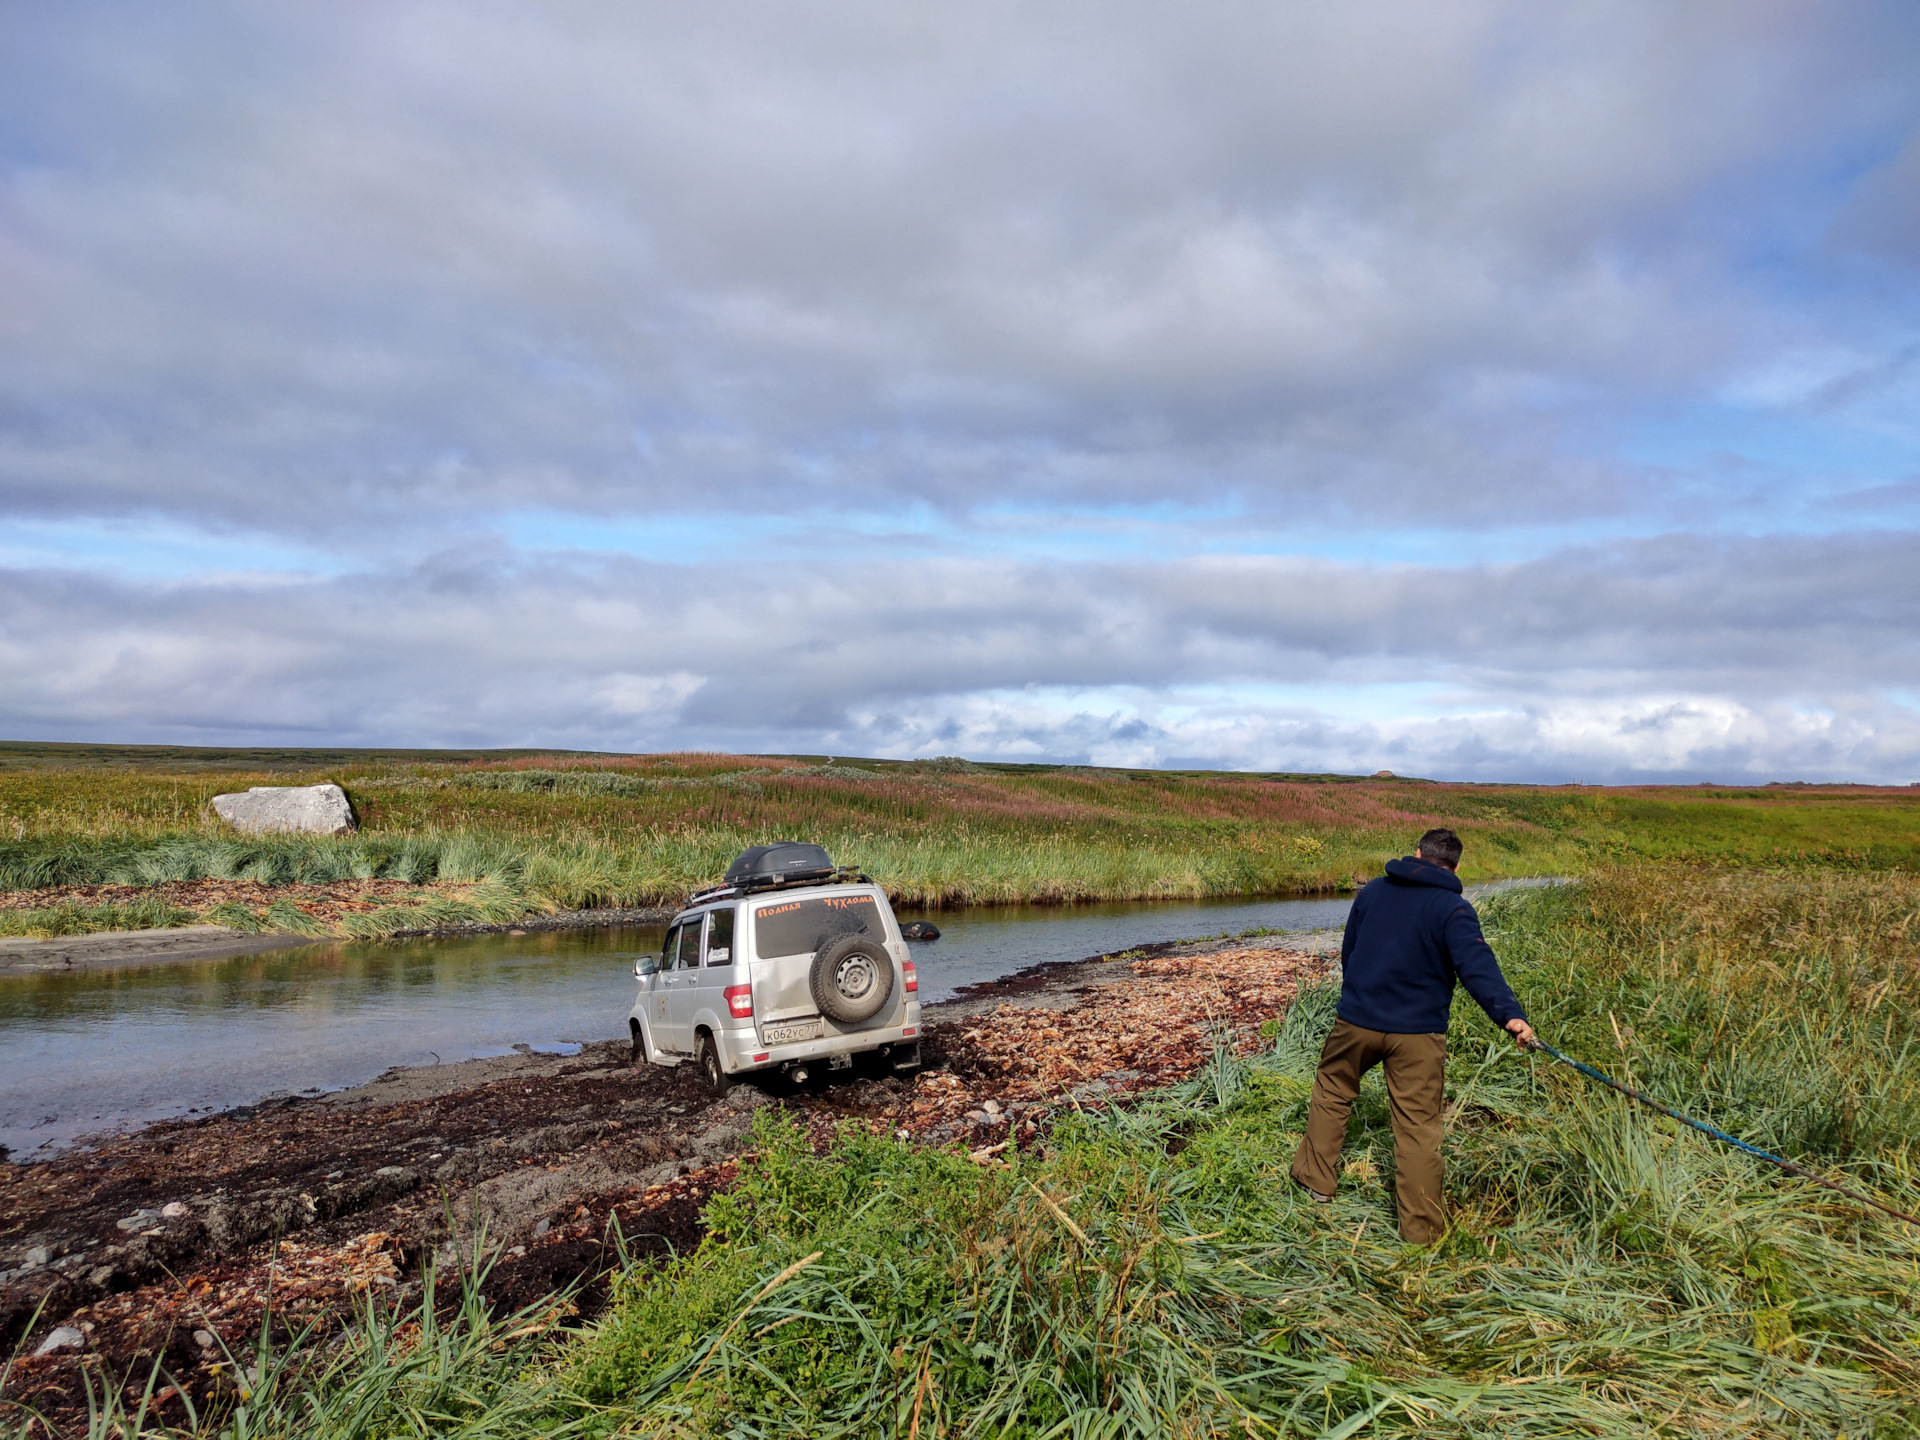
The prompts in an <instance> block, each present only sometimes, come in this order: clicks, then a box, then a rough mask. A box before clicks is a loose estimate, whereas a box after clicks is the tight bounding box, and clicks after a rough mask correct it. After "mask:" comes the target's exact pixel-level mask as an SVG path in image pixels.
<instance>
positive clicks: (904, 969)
mask: <svg viewBox="0 0 1920 1440" xmlns="http://www.w3.org/2000/svg"><path fill="white" fill-rule="evenodd" d="M900 973H901V974H903V975H904V976H906V980H907V994H909V995H912V994H915V993H917V992H918V991H919V989H920V972H919V971H918V970H916V969H915V968H914V965H913V961H911V960H908V961H905V962H904V963H902V965H901V966H900Z"/></svg>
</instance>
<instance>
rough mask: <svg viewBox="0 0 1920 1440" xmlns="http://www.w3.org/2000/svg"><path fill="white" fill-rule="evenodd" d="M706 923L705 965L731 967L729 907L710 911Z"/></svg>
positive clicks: (731, 915)
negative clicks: (709, 917)
mask: <svg viewBox="0 0 1920 1440" xmlns="http://www.w3.org/2000/svg"><path fill="white" fill-rule="evenodd" d="M708 914H709V915H710V916H711V917H712V918H711V919H709V920H708V921H707V964H709V965H731V964H732V963H733V915H734V910H733V907H732V906H731V905H729V906H728V907H727V908H726V909H724V910H712V911H709V912H708Z"/></svg>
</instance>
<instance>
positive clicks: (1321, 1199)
mask: <svg viewBox="0 0 1920 1440" xmlns="http://www.w3.org/2000/svg"><path fill="white" fill-rule="evenodd" d="M1293 1183H1294V1184H1296V1185H1298V1186H1299V1187H1300V1188H1301V1189H1302V1190H1304V1191H1306V1192H1307V1194H1309V1195H1311V1196H1312V1197H1313V1203H1314V1204H1316V1205H1331V1204H1332V1203H1333V1197H1332V1196H1331V1195H1322V1194H1321V1193H1320V1192H1319V1191H1318V1190H1315V1189H1314V1188H1313V1187H1312V1186H1311V1185H1308V1184H1307V1183H1306V1182H1305V1181H1303V1180H1301V1179H1299V1178H1298V1177H1295V1179H1294V1182H1293Z"/></svg>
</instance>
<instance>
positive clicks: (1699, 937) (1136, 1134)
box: [19, 860, 1920, 1440]
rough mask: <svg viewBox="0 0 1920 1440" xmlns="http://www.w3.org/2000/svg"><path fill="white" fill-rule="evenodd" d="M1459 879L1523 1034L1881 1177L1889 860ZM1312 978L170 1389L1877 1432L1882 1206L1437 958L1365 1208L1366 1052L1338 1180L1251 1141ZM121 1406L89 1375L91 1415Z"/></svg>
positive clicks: (1296, 1074) (777, 1138)
mask: <svg viewBox="0 0 1920 1440" xmlns="http://www.w3.org/2000/svg"><path fill="white" fill-rule="evenodd" d="M1484 909H1485V915H1486V919H1487V921H1488V926H1489V931H1490V934H1491V935H1492V937H1493V939H1494V943H1495V944H1496V946H1497V947H1498V949H1499V951H1500V953H1501V954H1502V956H1503V958H1504V961H1505V963H1506V965H1507V968H1508V971H1509V974H1510V975H1511V976H1512V978H1513V979H1514V981H1515V984H1516V988H1517V989H1518V990H1519V992H1520V993H1521V995H1522V996H1523V997H1525V998H1526V1000H1527V1001H1528V1003H1529V1005H1530V1007H1531V1010H1532V1014H1533V1017H1534V1019H1535V1021H1536V1022H1537V1024H1538V1025H1539V1027H1540V1029H1541V1031H1542V1033H1543V1034H1545V1035H1546V1036H1548V1037H1549V1038H1551V1039H1552V1040H1554V1041H1555V1042H1556V1043H1558V1044H1560V1045H1562V1046H1563V1047H1564V1048H1566V1049H1568V1050H1570V1051H1572V1052H1573V1053H1575V1054H1578V1055H1581V1056H1583V1057H1586V1058H1589V1059H1591V1060H1593V1061H1595V1062H1597V1063H1599V1064H1601V1065H1602V1066H1603V1068H1607V1069H1609V1070H1611V1071H1612V1072H1614V1073H1616V1074H1619V1075H1623V1076H1626V1077H1630V1078H1631V1079H1632V1080H1633V1081H1634V1082H1635V1083H1637V1084H1639V1085H1642V1086H1644V1087H1646V1088H1647V1089H1649V1090H1652V1091H1654V1092H1655V1093H1657V1094H1659V1095H1661V1096H1663V1097H1664V1098H1666V1099H1668V1100H1669V1101H1671V1102H1673V1103H1675V1104H1677V1105H1679V1106H1680V1107H1682V1108H1683V1109H1687V1110H1689V1111H1691V1112H1693V1113H1695V1114H1698V1115H1701V1116H1703V1117H1706V1118H1709V1119H1711V1120H1713V1121H1714V1122H1715V1123H1718V1124H1720V1125H1722V1126H1724V1127H1726V1128H1728V1129H1730V1130H1732V1131H1734V1132H1735V1133H1738V1134H1742V1135H1745V1136H1748V1137H1751V1138H1752V1139H1753V1140H1754V1141H1756V1142H1758V1143H1760V1144H1762V1145H1765V1146H1767V1147H1769V1148H1771V1149H1774V1150H1777V1151H1780V1152H1784V1153H1786V1154H1788V1155H1791V1156H1794V1157H1797V1158H1799V1159H1801V1160H1803V1161H1805V1162H1809V1163H1811V1164H1814V1165H1817V1166H1819V1167H1821V1168H1822V1169H1824V1170H1825V1171H1827V1172H1828V1173H1830V1174H1832V1175H1835V1176H1844V1177H1846V1179H1847V1181H1848V1183H1850V1184H1853V1185H1855V1186H1857V1187H1859V1188H1861V1189H1863V1190H1865V1191H1867V1192H1869V1193H1874V1194H1878V1195H1880V1196H1882V1197H1884V1198H1885V1199H1887V1200H1888V1201H1889V1202H1890V1203H1892V1204H1895V1205H1897V1206H1900V1207H1902V1208H1904V1209H1908V1210H1920V1155H1916V1153H1915V1141H1916V1136H1917V1135H1920V1066H1916V1065H1915V1064H1914V1063H1913V1056H1914V1050H1915V1041H1916V1038H1920V1022H1917V1021H1916V1016H1920V919H1917V918H1916V916H1917V914H1920V882H1916V880H1915V878H1914V877H1913V876H1912V875H1910V874H1908V873H1906V872H1904V871H1895V870H1887V869H1872V868H1865V867H1836V866H1830V865H1815V864H1807V863H1797V864H1793V865H1782V866H1772V867H1766V868H1760V867H1746V868H1742V869H1734V868H1729V867H1727V866H1724V865H1708V864H1702V863H1698V862H1679V861H1671V860H1669V861H1662V862H1646V861H1635V862H1629V863H1624V864H1623V863H1608V864H1602V865H1597V866H1594V867H1591V868H1590V870H1589V873H1588V874H1587V876H1586V877H1585V879H1584V880H1583V881H1582V882H1581V883H1579V884H1576V885H1570V886H1565V887H1558V888H1553V889H1547V890H1534V891H1529V892H1516V893H1511V894H1509V895H1505V896H1502V897H1499V898H1498V899H1496V900H1494V901H1492V902H1490V903H1489V904H1488V905H1487V906H1486V907H1484ZM1334 999H1335V994H1334V992H1333V990H1332V989H1331V988H1327V987H1322V988H1320V989H1317V990H1310V991H1306V992H1303V993H1302V995H1301V996H1300V998H1299V1000H1298V1001H1297V1003H1296V1004H1295V1005H1294V1006H1293V1008H1292V1009H1291V1011H1290V1012H1289V1013H1288V1014H1287V1015H1285V1016H1284V1017H1276V1019H1275V1021H1274V1022H1273V1023H1272V1024H1270V1025H1269V1026H1268V1027H1267V1028H1266V1030H1265V1031H1264V1033H1263V1034H1261V1035H1260V1036H1258V1037H1254V1036H1245V1035H1242V1036H1229V1035H1224V1034H1223V1035H1221V1036H1220V1037H1219V1040H1218V1044H1217V1047H1216V1050H1215V1055H1214V1058H1213V1061H1212V1063H1211V1064H1210V1065H1209V1066H1207V1067H1206V1068H1205V1069H1204V1070H1203V1071H1202V1072H1201V1073H1200V1074H1199V1075H1198V1077H1197V1078H1195V1079H1193V1080H1192V1081H1190V1082H1188V1083H1186V1084H1183V1085H1180V1086H1178V1087H1175V1088H1172V1089H1168V1090H1165V1091H1160V1092H1157V1093H1151V1094H1148V1095H1146V1096H1144V1097H1139V1098H1137V1099H1134V1100H1132V1101H1130V1102H1129V1103H1127V1104H1126V1105H1124V1106H1123V1107H1112V1108H1098V1107H1089V1108H1087V1109H1085V1110H1084V1111H1079V1112H1074V1111H1069V1112H1066V1113H1065V1115H1064V1118H1062V1119H1061V1120H1060V1121H1059V1122H1058V1123H1057V1124H1056V1125H1055V1126H1054V1127H1053V1129H1052V1130H1051V1132H1050V1133H1048V1134H1046V1135H1045V1136H1044V1137H1042V1141H1041V1143H1040V1144H1038V1145H1037V1146H1035V1147H1034V1148H1032V1149H1030V1150H1029V1151H1028V1152H1027V1153H1018V1152H1014V1151H1009V1152H1005V1153H1003V1154H1002V1155H1001V1156H998V1157H994V1160H995V1163H991V1164H979V1163H975V1162H974V1161H973V1160H971V1159H969V1157H968V1156H967V1155H966V1154H965V1153H964V1152H961V1151H959V1150H953V1149H949V1150H939V1149H931V1148H918V1147H915V1146H913V1145H910V1144H907V1143H902V1142H900V1141H898V1140H897V1139H894V1138H892V1137H891V1136H890V1135H889V1134H887V1133H872V1132H870V1131H868V1130H866V1129H861V1128H847V1129H843V1130H842V1131H841V1132H840V1133H838V1134H837V1135H836V1136H833V1137H831V1138H829V1139H827V1140H825V1141H821V1140H819V1138H818V1137H814V1138H812V1139H810V1138H809V1137H808V1136H806V1135H804V1134H802V1133H801V1132H800V1131H799V1130H798V1129H796V1128H795V1127H793V1126H792V1125H791V1124H790V1123H788V1122H786V1121H783V1120H782V1119H781V1117H780V1112H779V1111H777V1110H769V1111H766V1112H763V1115H765V1116H766V1117H767V1118H764V1119H763V1120H762V1121H761V1123H760V1127H759V1129H758V1131H757V1135H756V1146H755V1150H754V1152H753V1154H752V1155H751V1156H750V1157H749V1158H748V1159H747V1160H746V1161H745V1162H744V1163H743V1164H742V1166H741V1169H740V1173H739V1177H738V1180H737V1182H736V1183H735V1184H734V1186H733V1188H732V1189H731V1190H730V1191H729V1192H728V1193H725V1194H723V1195H721V1196H719V1197H717V1198H716V1199H714V1200H713V1201H711V1202H710V1203H709V1206H708V1209H707V1212H706V1221H707V1226H708V1234H707V1238H706V1240H705V1241H704V1242H703V1243H702V1245H701V1246H700V1248H699V1249H698V1250H697V1251H695V1252H694V1253H692V1254H689V1255H685V1256H682V1257H679V1258H678V1259H675V1260H672V1261H669V1262H665V1263H659V1262H646V1263H639V1264H635V1265H633V1266H631V1267H629V1268H627V1269H626V1270H625V1272H624V1273H623V1274H622V1275H621V1276H620V1278H619V1280H618V1282H617V1284H616V1289H615V1296H614V1300H613V1302H612V1304H611V1306H610V1308H609V1309H608V1310H607V1311H606V1312H605V1313H604V1314H602V1315H601V1316H600V1317H598V1318H597V1319H596V1320H594V1321H593V1322H591V1323H588V1324H585V1325H578V1326H575V1327H573V1328H567V1325H566V1322H565V1321H564V1320H563V1319H562V1318H561V1317H562V1316H563V1315H564V1307H563V1306H561V1305H559V1304H557V1303H556V1304H552V1305H546V1306H536V1307H534V1309H532V1310H530V1311H527V1312H523V1313H521V1314H518V1315H514V1316H510V1317H495V1316H490V1315H489V1314H488V1313H487V1311H486V1309H485V1307H484V1306H482V1305H481V1304H479V1303H478V1302H477V1300H476V1299H475V1298H474V1297H475V1296H476V1295H477V1294H478V1293H479V1291H480V1288H481V1287H482V1286H483V1285H484V1280H483V1279H476V1280H473V1281H472V1282H471V1283H470V1284H469V1287H468V1299H467V1302H466V1303H465V1304H464V1306H461V1307H458V1308H457V1310H456V1312H455V1313H454V1314H453V1315H452V1318H451V1319H449V1320H445V1321H444V1322H443V1323H442V1322H436V1321H435V1320H434V1319H433V1317H431V1316H423V1315H415V1316H406V1315H381V1314H377V1313H375V1314H369V1315H368V1317H367V1318H366V1320H365V1322H364V1323H363V1324H361V1325H360V1326H358V1327H357V1328H356V1329H355V1330H354V1331H353V1332H351V1334H350V1335H349V1336H348V1337H347V1338H346V1340H345V1341H344V1343H338V1344H334V1345H330V1346H322V1345H320V1344H319V1343H318V1341H317V1339H309V1340H308V1341H306V1342H302V1343H301V1344H297V1345H296V1346H294V1347H293V1349H292V1350H291V1351H289V1350H287V1349H284V1348H283V1349H282V1350H280V1351H277V1352H271V1353H269V1352H265V1351H264V1350H255V1351H252V1352H246V1351H243V1352H242V1353H240V1354H239V1355H237V1357H236V1358H237V1360H238V1361H239V1362H240V1364H241V1365H242V1366H243V1367H244V1369H245V1373H246V1374H247V1375H248V1376H249V1377H251V1383H250V1385H249V1388H248V1390H247V1395H246V1398H245V1399H244V1401H241V1400H238V1399H235V1400H233V1401H231V1402H230V1403H229V1404H228V1406H227V1407H226V1408H225V1409H224V1410H221V1411H219V1412H218V1413H209V1414H207V1415H203V1416H200V1417H197V1419H196V1421H195V1426H197V1428H198V1431H199V1432H200V1433H204V1434H207V1435H213V1434H216V1433H220V1434H228V1435H233V1436H235V1437H238V1436H241V1435H246V1436H295V1435H299V1436H316V1437H318V1436H335V1435H339V1436H347V1435H369V1434H405V1435H443V1434H444V1435H454V1434H458V1435H468V1436H482V1435H515V1436H530V1435H542V1436H550V1435H551V1436H559V1435H582V1436H586V1435H591V1436H612V1435H634V1436H639V1435H659V1436H667V1435H673V1436H719V1435H727V1436H833V1435H844V1436H872V1435H894V1436H903V1437H915V1436H921V1435H925V1436H934V1435H948V1436H969V1435H982V1436H984V1435H996V1436H997V1435H1008V1436H1023V1437H1035V1440H1037V1437H1042V1436H1094V1435H1102V1436H1105V1435H1115V1436H1118V1435H1128V1436H1132V1435H1141V1436H1146V1435H1169V1434H1172V1435H1196V1436H1198V1435H1219V1436H1228V1435H1235V1436H1238V1435H1246V1434H1251V1435H1299V1436H1309V1435H1333V1436H1340V1437H1346V1436H1352V1435H1356V1434H1363V1433H1364V1434H1367V1435H1413V1434H1418V1435H1443V1436H1444V1435H1454V1436H1482V1435H1485V1436H1503V1437H1504V1436H1527V1435H1539V1436H1547V1435H1568V1434H1579V1435H1597V1436H1613V1435H1618V1436H1628V1435H1633V1436H1639V1435H1647V1434H1701V1435H1726V1434H1743V1435H1782V1436H1785V1435H1805V1434H1823V1435H1848V1436H1861V1437H1866V1436H1876V1437H1878V1436H1896V1435H1913V1434H1917V1433H1920V1230H1916V1229H1915V1228H1914V1227H1910V1226H1905V1225H1903V1224H1901V1223H1900V1222H1898V1221H1896V1220H1893V1219H1891V1218H1889V1217H1887V1216H1885V1215H1883V1214H1880V1213H1878V1212H1876V1211H1872V1210H1867V1209H1864V1208H1862V1207H1859V1206H1856V1205H1854V1204H1852V1203H1850V1202H1848V1201H1846V1200H1844V1199H1843V1198H1841V1197H1839V1196H1837V1195H1835V1194H1833V1193H1832V1192H1830V1191H1827V1190H1824V1189H1820V1188H1817V1187H1815V1186H1812V1185H1810V1184H1807V1183H1806V1182H1804V1181H1800V1180H1795V1179H1792V1178H1789V1177H1785V1176H1782V1175H1780V1174H1778V1173H1776V1172H1775V1171H1773V1170H1772V1169H1771V1168H1770V1167H1767V1166H1764V1165H1761V1164H1759V1163H1757V1162H1755V1161H1754V1160H1752V1159H1751V1158H1749V1157H1747V1156H1744V1155H1742V1154H1740V1153H1738V1152H1735V1151H1732V1150H1729V1149H1726V1148H1724V1147H1721V1146H1718V1145H1715V1144H1713V1143H1711V1142H1709V1141H1706V1140H1704V1139H1702V1138H1700V1137H1698V1136H1696V1135H1694V1134H1692V1133H1691V1132H1688V1131H1685V1130H1682V1129H1679V1128H1678V1127H1676V1126H1675V1125H1674V1124H1673V1123H1672V1122H1671V1121H1668V1120H1665V1119H1663V1118H1661V1117H1658V1116H1654V1115H1651V1114H1650V1113H1648V1112H1646V1111H1644V1110H1638V1109H1635V1108H1633V1107H1631V1106H1629V1105H1628V1104H1627V1102H1625V1101H1624V1100H1622V1099H1621V1098H1620V1097H1619V1096H1617V1095H1614V1094H1613V1093H1611V1092H1608V1091H1604V1090H1600V1089H1596V1088H1594V1087H1592V1086H1590V1085H1589V1084H1587V1083H1586V1082H1583V1081H1582V1080H1581V1079H1580V1078H1579V1077H1578V1076H1576V1075H1573V1074H1571V1073H1569V1072H1568V1071H1566V1070H1564V1069H1562V1068H1559V1067H1556V1066H1554V1065H1551V1064H1549V1063H1547V1062H1546V1061H1544V1060H1543V1059H1541V1058H1540V1057H1537V1056H1527V1055H1523V1054H1520V1053H1517V1052H1516V1051H1515V1050H1514V1049H1513V1048H1512V1047H1511V1046H1510V1045H1508V1044H1506V1043H1505V1042H1504V1040H1503V1039H1502V1038H1501V1037H1500V1036H1498V1035H1497V1034H1496V1032H1494V1030H1493V1029H1492V1027H1491V1026H1490V1025H1488V1024H1487V1022H1486V1021H1485V1020H1484V1018H1483V1017H1481V1016H1480V1015H1479V1013H1478V1011H1477V1010H1476V1009H1475V1008H1474V1007H1473V1006H1472V1005H1471V1004H1470V1003H1467V1002H1465V1001H1462V1002H1461V1003H1460V1004H1458V1005H1456V1006H1455V1010H1454V1021H1453V1029H1452V1034H1451V1036H1450V1050H1451V1054H1452V1061H1451V1067H1450V1072H1449V1082H1448V1091H1449V1099H1450V1102H1451V1103H1450V1108H1449V1126H1450V1134H1449V1139H1448V1152H1449V1160H1450V1172H1449V1200H1450V1204H1451V1207H1452V1210H1453V1223H1452V1228H1451V1229H1450V1231H1449V1233H1448V1234H1447V1235H1446V1236H1445V1237H1444V1239H1443V1240H1442V1241H1440V1242H1439V1243H1437V1244H1434V1245H1432V1246H1428V1247H1421V1248H1416V1247H1410V1246H1406V1245H1403V1244H1402V1243H1400V1242H1399V1240H1398V1239H1397V1237H1396V1234H1395V1227H1394V1217H1393V1208H1392V1198H1391V1194H1392V1191H1391V1166H1392V1158H1391V1155H1392V1143H1391V1133H1390V1129H1389V1125H1388V1117H1387V1104H1386V1096H1385V1093H1384V1088H1383V1086H1382V1085H1381V1083H1380V1081H1379V1077H1378V1075H1377V1073H1376V1075H1375V1076H1373V1077H1370V1078H1369V1080H1368V1083H1367V1086H1366V1087H1365V1088H1364V1089H1363V1092H1362V1095H1361V1099H1360V1102H1359V1103H1358V1104H1357V1105H1356V1107H1355V1112H1354V1118H1353V1122H1352V1131H1351V1133H1350V1143H1349V1149H1348V1161H1347V1165H1346V1173H1345V1179H1344V1183H1343V1186H1342V1188H1341V1191H1340V1193H1339V1195H1338V1196H1337V1197H1336V1198H1335V1200H1334V1203H1333V1204H1332V1205H1331V1206H1328V1207H1321V1206H1316V1205H1312V1204H1310V1203H1302V1197H1301V1196H1300V1195H1299V1194H1298V1193H1297V1192H1296V1191H1294V1190H1293V1189H1292V1188H1291V1187H1290V1186H1289V1184H1288V1183H1287V1179H1286V1173H1285V1172H1286V1166H1287V1163H1288V1160H1289V1157H1290V1155H1291V1152H1292V1149H1293V1146H1294V1144H1295V1143H1296V1141H1297V1139H1298V1135H1299V1132H1300V1129H1301V1127H1302V1125H1303V1123H1304V1116H1305V1106H1306V1100H1307V1095H1308V1090H1309V1086H1310V1081H1311V1076H1312V1073H1313V1066H1314V1060H1315V1054H1316V1051H1317V1047H1318V1043H1319V1040H1320V1038H1321V1037H1322V1035H1323V1034H1324V1032H1325V1029H1326V1027H1327V1025H1328V1024H1329V1023H1330V1020H1331V1008H1332V1005H1333V1002H1334ZM1002 1161H1004V1162H1005V1163H999V1162H1002ZM135 1378H136V1385H135V1392H134V1393H135V1394H136V1396H137V1394H138V1392H139V1385H138V1383H137V1382H138V1379H139V1377H135ZM155 1383H156V1384H158V1383H163V1381H161V1380H160V1379H158V1378H156V1382H155ZM102 1393H103V1397H106V1391H105V1389H104V1388H103V1392H102ZM129 1407H132V1408H129ZM19 1423H24V1422H19ZM142 1423H146V1422H144V1421H142V1420H141V1419H140V1418H139V1416H138V1412H137V1404H136V1402H134V1401H129V1400H125V1399H122V1398H119V1397H118V1396H117V1395H116V1396H113V1397H106V1398H103V1401H102V1406H101V1409H100V1411H99V1413H98V1415H97V1416H96V1419H95V1424H94V1429H95V1433H96V1434H100V1435H107V1434H116V1433H117V1434H131V1433H134V1431H135V1430H137V1428H138V1427H139V1425H140V1424H142Z"/></svg>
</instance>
